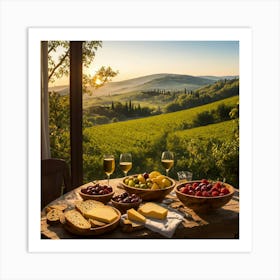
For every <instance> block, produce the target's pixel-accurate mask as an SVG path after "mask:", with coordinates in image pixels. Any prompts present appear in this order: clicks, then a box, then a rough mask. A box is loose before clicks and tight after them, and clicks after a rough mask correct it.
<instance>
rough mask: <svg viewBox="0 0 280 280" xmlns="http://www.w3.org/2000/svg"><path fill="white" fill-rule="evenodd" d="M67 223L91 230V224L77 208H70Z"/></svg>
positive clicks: (80, 228) (82, 229)
mask: <svg viewBox="0 0 280 280" xmlns="http://www.w3.org/2000/svg"><path fill="white" fill-rule="evenodd" d="M65 220H66V223H67V224H68V225H69V226H71V227H73V228H74V229H76V230H80V231H87V230H90V228H91V224H90V223H89V222H88V221H87V220H86V219H85V218H84V217H83V215H82V214H81V213H80V212H79V211H77V210H74V209H73V210H69V211H67V212H66V213H65Z"/></svg>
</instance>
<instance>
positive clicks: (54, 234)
mask: <svg viewBox="0 0 280 280" xmlns="http://www.w3.org/2000/svg"><path fill="white" fill-rule="evenodd" d="M121 180H122V179H121V178H119V179H111V180H110V185H111V186H112V187H113V189H114V191H115V193H116V194H120V193H122V192H123V191H124V190H123V189H122V188H121V187H120V181H121ZM106 182H107V181H105V180H104V181H100V183H106ZM90 184H92V183H88V184H85V185H83V186H81V187H79V188H76V189H74V190H72V191H70V192H68V193H66V194H65V195H63V196H62V197H60V198H58V199H56V200H55V201H53V202H51V203H50V205H51V204H61V203H63V204H67V205H68V208H73V205H74V202H75V201H77V200H82V198H81V197H80V195H79V194H78V190H79V189H80V188H82V187H86V186H87V185H90ZM166 198H171V199H173V202H172V203H171V204H170V205H169V206H171V207H173V208H175V209H177V210H180V211H182V212H184V213H186V214H187V216H186V219H185V220H184V221H183V222H182V223H180V225H179V226H178V227H177V229H176V231H175V233H174V235H173V237H172V238H173V239H182V238H188V239H199V238H203V239H224V238H226V239H238V238H239V191H238V190H236V192H235V194H234V196H233V198H232V199H231V201H230V202H229V203H227V204H226V205H225V206H224V207H222V208H220V209H217V210H215V211H212V212H210V213H206V214H197V213H195V212H194V211H192V210H191V209H189V208H187V207H185V206H184V205H183V204H182V203H181V202H180V201H179V200H178V199H177V197H176V195H175V193H173V192H171V193H170V195H167V196H166ZM41 238H50V239H73V238H76V239H80V238H94V239H96V238H105V239H114V238H116V239H120V238H122V239H135V238H151V239H162V238H163V239H164V238H166V237H164V236H162V235H160V234H158V233H155V232H153V231H151V230H149V229H146V228H144V229H141V230H138V231H133V232H124V231H123V229H122V227H121V226H118V227H117V228H116V229H115V230H114V231H112V232H110V233H106V234H104V235H98V236H77V235H73V234H71V233H69V232H68V231H66V230H65V229H64V227H63V226H62V225H61V224H57V225H49V224H48V223H47V220H46V208H44V209H43V210H42V212H41Z"/></svg>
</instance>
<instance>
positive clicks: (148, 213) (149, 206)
mask: <svg viewBox="0 0 280 280" xmlns="http://www.w3.org/2000/svg"><path fill="white" fill-rule="evenodd" d="M138 212H139V213H140V214H142V215H143V216H145V217H147V218H154V219H160V220H164V219H165V218H166V217H167V213H168V210H167V209H165V208H164V207H161V206H160V205H158V204H155V203H152V202H147V203H145V204H143V205H142V206H141V207H140V208H139V209H138Z"/></svg>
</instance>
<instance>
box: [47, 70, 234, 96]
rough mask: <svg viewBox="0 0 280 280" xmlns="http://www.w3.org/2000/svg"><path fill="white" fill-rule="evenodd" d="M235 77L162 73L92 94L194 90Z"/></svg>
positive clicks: (61, 90) (65, 88)
mask: <svg viewBox="0 0 280 280" xmlns="http://www.w3.org/2000/svg"><path fill="white" fill-rule="evenodd" d="M235 77H236V76H221V77H217V76H191V75H180V74H168V73H161V74H153V75H147V76H142V77H137V78H133V79H129V80H124V81H120V82H110V83H108V84H106V85H104V86H103V87H101V88H99V89H96V90H93V89H91V92H92V96H99V97H101V96H104V95H116V94H124V93H130V92H141V91H142V90H153V89H166V90H176V89H184V88H186V89H187V90H194V89H197V88H199V87H202V86H204V85H208V84H213V83H214V82H215V81H218V80H220V79H225V78H227V79H231V78H235ZM49 90H50V91H57V92H59V93H60V94H62V95H64V94H67V93H68V92H69V87H68V86H67V85H65V86H57V87H50V89H49ZM89 98H90V97H89Z"/></svg>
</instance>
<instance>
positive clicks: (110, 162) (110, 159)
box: [103, 155, 115, 186]
mask: <svg viewBox="0 0 280 280" xmlns="http://www.w3.org/2000/svg"><path fill="white" fill-rule="evenodd" d="M103 170H104V172H105V173H106V175H107V178H108V186H109V180H110V175H111V174H113V173H114V171H115V157H114V156H113V155H104V156H103Z"/></svg>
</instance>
